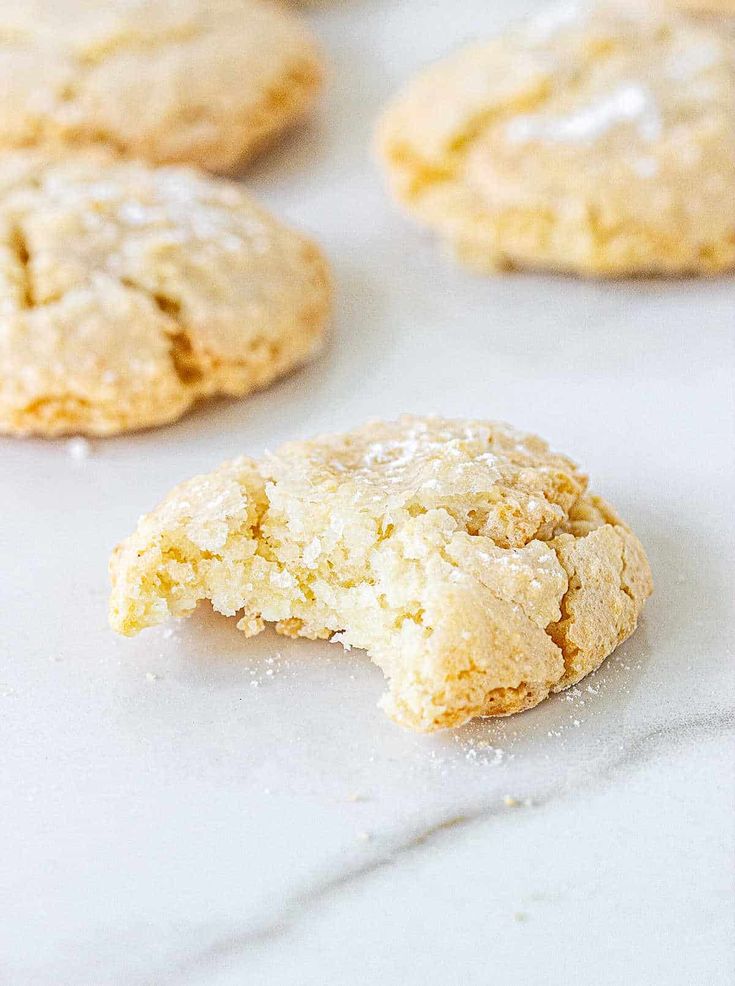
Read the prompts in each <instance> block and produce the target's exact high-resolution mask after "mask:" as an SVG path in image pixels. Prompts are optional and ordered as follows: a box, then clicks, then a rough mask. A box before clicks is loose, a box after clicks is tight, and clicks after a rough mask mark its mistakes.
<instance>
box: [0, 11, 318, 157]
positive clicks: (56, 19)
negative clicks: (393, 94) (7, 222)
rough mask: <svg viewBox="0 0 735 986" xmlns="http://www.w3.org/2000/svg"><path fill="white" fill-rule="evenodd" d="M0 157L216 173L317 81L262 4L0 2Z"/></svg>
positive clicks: (303, 43)
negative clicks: (0, 152) (48, 149)
mask: <svg viewBox="0 0 735 986" xmlns="http://www.w3.org/2000/svg"><path fill="white" fill-rule="evenodd" d="M0 37H2V40H3V44H2V46H1V47H0V146H5V147H8V146H10V147H13V146H15V147H17V146H28V145H36V144H41V145H43V146H48V145H54V144H58V143H63V144H72V145H75V146H78V145H87V144H105V145H107V146H109V147H112V148H114V149H116V150H118V151H121V152H123V153H126V154H129V155H131V156H135V157H144V158H147V159H149V160H152V161H155V162H163V163H169V162H181V163H193V164H199V165H201V166H203V167H206V168H209V169H212V170H217V171H226V170H229V169H231V168H233V167H234V166H235V165H236V164H238V163H239V162H240V161H241V160H243V159H245V158H246V157H247V156H248V155H249V154H250V153H251V152H252V151H254V150H255V149H256V148H257V147H258V146H259V145H260V143H261V142H262V141H263V140H264V139H266V138H267V137H269V136H270V135H271V134H272V133H273V132H275V131H276V130H278V129H279V128H280V127H282V126H284V125H285V124H287V123H288V122H290V121H291V119H293V118H294V117H295V116H297V115H298V114H300V113H301V112H302V111H303V109H304V107H305V106H306V105H307V104H308V103H309V101H310V100H311V98H312V96H313V94H314V92H315V90H316V89H317V88H318V86H319V83H320V79H321V67H320V60H319V57H318V55H317V53H316V50H315V47H314V44H313V42H312V40H311V38H310V36H309V35H308V33H307V31H306V29H305V27H304V26H303V25H302V24H301V22H300V21H299V20H298V19H297V18H296V17H295V16H294V15H292V14H290V13H289V12H288V11H287V10H285V9H280V7H279V5H278V4H276V3H273V2H270V0H175V2H160V0H111V2H104V3H98V2H96V0H64V2H63V3H61V2H58V0H22V2H17V0H0Z"/></svg>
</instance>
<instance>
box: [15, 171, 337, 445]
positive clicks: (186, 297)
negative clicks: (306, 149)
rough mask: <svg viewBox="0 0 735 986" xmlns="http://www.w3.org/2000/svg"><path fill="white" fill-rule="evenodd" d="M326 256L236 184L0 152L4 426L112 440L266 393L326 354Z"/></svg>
mask: <svg viewBox="0 0 735 986" xmlns="http://www.w3.org/2000/svg"><path fill="white" fill-rule="evenodd" d="M328 307H329V282H328V274H327V268H326V264H325V261H324V259H323V257H322V255H321V253H320V252H319V250H318V249H317V248H316V247H315V246H314V245H313V244H312V243H311V242H309V241H308V240H306V239H304V238H303V237H302V236H300V235H298V234H297V233H295V232H292V231H291V230H289V229H287V228H285V227H284V226H281V225H280V224H279V223H278V222H276V220H275V219H274V218H273V217H272V216H270V215H269V214H268V213H267V212H265V210H263V209H261V208H260V207H259V206H257V205H256V204H255V203H254V202H253V200H252V199H251V198H250V197H249V196H248V195H246V194H245V192H244V191H243V190H242V189H241V188H240V187H239V186H237V185H234V184H232V183H230V182H226V181H224V180H218V179H214V178H210V177H207V176H205V175H203V174H201V173H199V172H196V171H193V170H190V169H185V168H153V167H150V166H148V165H142V164H135V163H132V162H124V161H118V160H117V159H114V160H113V159H110V158H109V157H108V156H107V155H105V154H93V153H90V154H81V155H76V156H72V157H70V158H67V159H64V160H61V161H58V162H55V163H52V162H49V161H48V160H47V159H46V158H44V157H42V156H41V155H38V154H35V153H32V152H15V153H11V154H7V155H5V156H4V157H3V158H1V159H0V432H5V433H11V434H39V435H61V434H69V433H74V432H84V433H87V434H91V435H110V434H114V433H116V432H120V431H125V430H128V429H133V428H143V427H146V426H149V425H157V424H162V423H164V422H167V421H172V420H174V419H175V418H178V417H179V416H180V415H182V414H183V413H184V412H185V411H186V410H187V409H188V408H190V407H191V405H192V404H193V403H194V402H195V401H196V400H198V399H199V398H201V397H208V396H210V395H213V394H229V395H233V396H234V395H242V394H246V393H248V391H251V390H253V389H254V388H257V387H262V386H265V385H266V384H268V383H270V382H271V381H272V380H273V379H274V378H276V377H278V376H280V375H281V374H283V373H285V372H287V371H288V370H290V369H291V368H292V367H294V366H296V365H298V364H299V363H302V362H303V361H304V360H306V359H308V358H309V357H310V356H311V355H312V354H313V353H314V352H315V351H316V350H317V349H318V347H319V345H320V343H321V341H322V338H323V335H324V330H325V323H326V318H327V313H328Z"/></svg>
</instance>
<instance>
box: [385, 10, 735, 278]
mask: <svg viewBox="0 0 735 986" xmlns="http://www.w3.org/2000/svg"><path fill="white" fill-rule="evenodd" d="M378 139H379V150H380V154H381V157H382V160H383V163H384V165H385V168H386V171H387V174H388V178H389V181H390V185H391V187H392V189H393V192H394V194H395V196H396V198H397V199H398V200H399V201H400V202H401V203H402V204H403V205H404V206H406V207H407V209H408V210H409V211H410V212H411V213H412V214H413V215H415V216H416V217H417V218H418V219H420V220H421V221H423V222H424V223H426V224H428V225H429V226H431V227H433V228H434V229H436V230H437V231H438V232H439V233H440V234H441V236H442V237H444V238H445V239H446V240H447V241H448V242H449V243H450V244H451V246H452V248H453V250H454V251H455V253H456V254H457V255H458V256H459V258H460V259H462V260H463V261H465V262H467V263H469V264H470V265H473V266H475V267H477V268H480V269H484V270H492V269H497V268H505V267H526V268H540V269H549V270H559V271H572V272H577V273H580V274H584V275H603V276H615V275H629V274H681V273H711V272H716V271H723V270H727V269H730V268H732V267H733V266H735V58H734V55H733V39H732V35H731V34H729V33H728V32H727V31H725V30H724V28H721V27H718V26H717V25H716V24H709V23H706V24H705V23H695V22H694V21H692V20H691V19H688V18H685V17H683V16H681V15H679V14H677V13H675V12H668V11H665V10H663V9H661V8H659V7H657V6H656V4H655V3H653V2H651V3H640V4H637V3H631V4H627V5H626V4H618V5H613V4H604V3H603V4H601V5H595V4H594V3H590V4H582V3H580V4H569V5H566V6H563V7H552V8H550V9H549V10H546V11H544V13H542V14H541V15H540V16H538V17H536V18H535V19H533V20H530V21H527V22H525V23H524V24H522V25H521V26H518V27H517V28H515V29H513V30H511V31H510V32H509V33H508V34H506V35H505V36H504V37H501V38H498V39H496V40H494V41H490V42H487V43H485V44H479V45H475V46H473V47H470V48H467V49H464V50H463V51H460V52H459V53H458V54H456V55H454V56H453V57H451V58H449V59H447V60H446V61H444V62H441V63H439V64H438V65H434V66H432V67H430V68H429V69H428V70H426V71H425V72H424V74H423V75H421V76H420V77H419V78H418V79H417V80H416V81H415V82H414V83H413V84H412V85H410V86H409V88H408V89H407V91H406V92H405V93H403V95H401V96H400V97H398V99H397V100H396V101H395V102H394V103H393V105H392V106H391V107H390V108H389V109H388V111H387V112H386V114H385V116H384V117H383V119H382V122H381V124H380V126H379V134H378Z"/></svg>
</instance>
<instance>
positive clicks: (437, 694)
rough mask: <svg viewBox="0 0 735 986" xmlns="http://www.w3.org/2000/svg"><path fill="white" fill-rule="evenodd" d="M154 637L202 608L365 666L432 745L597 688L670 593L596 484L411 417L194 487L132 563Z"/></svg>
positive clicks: (116, 616)
mask: <svg viewBox="0 0 735 986" xmlns="http://www.w3.org/2000/svg"><path fill="white" fill-rule="evenodd" d="M110 571H111V576H112V585H113V589H112V597H111V606H110V619H111V623H112V626H113V627H114V628H115V630H117V631H119V632H120V633H123V634H128V635H131V634H135V633H137V632H138V631H139V630H142V629H143V628H144V627H149V626H153V625H154V624H157V623H161V622H163V621H164V620H165V619H166V618H167V617H168V616H170V615H173V616H177V617H182V616H188V615H189V614H190V613H191V612H192V611H193V609H194V607H195V606H196V605H197V603H198V602H199V601H200V600H202V599H208V600H210V601H211V603H212V605H213V606H214V608H215V609H216V610H218V611H219V612H221V613H225V614H227V615H230V616H234V615H236V614H237V615H239V623H238V626H239V627H240V629H241V630H243V631H244V633H245V634H247V635H252V634H257V633H259V632H260V631H261V630H262V629H263V627H264V623H265V622H269V623H275V624H276V629H277V630H278V632H279V633H283V634H287V635H289V636H302V637H310V638H328V637H331V638H332V639H333V640H336V641H340V642H341V643H343V644H344V645H346V646H352V647H360V648H365V649H366V650H367V651H368V653H369V654H370V656H371V657H372V658H373V660H374V661H375V662H376V664H378V665H379V666H380V667H381V668H382V669H383V671H384V672H385V674H386V676H387V677H388V679H389V685H390V690H389V693H388V695H387V696H386V697H385V698H384V699H383V703H382V704H383V706H384V708H385V709H386V711H387V712H388V714H389V715H391V716H392V717H393V718H394V719H395V720H396V721H397V722H399V723H400V724H402V725H404V726H408V727H411V728H413V729H418V730H434V729H442V728H445V727H449V726H458V725H460V724H461V723H463V722H466V721H467V720H468V719H471V718H472V717H473V716H490V715H507V714H509V713H512V712H519V711H521V710H522V709H528V708H530V707H531V706H534V705H536V704H537V703H538V702H540V701H541V700H542V699H544V698H546V696H547V695H548V694H549V693H550V692H552V691H559V690H561V689H563V688H567V687H568V686H570V685H572V684H574V683H575V682H577V681H579V680H580V678H583V677H584V676H585V675H587V674H589V673H590V672H591V671H594V670H595V668H597V667H598V666H599V665H600V663H601V662H602V661H603V660H604V659H605V658H606V657H607V655H608V654H610V653H611V651H613V650H614V649H615V647H617V645H618V644H619V643H621V641H623V640H625V639H626V637H628V636H629V635H630V634H631V633H632V632H633V630H634V629H635V627H636V624H637V622H638V617H639V615H640V613H641V610H642V608H643V604H644V601H645V599H646V597H647V596H648V595H649V594H650V592H651V589H652V584H651V574H650V571H649V567H648V562H647V560H646V556H645V554H644V551H643V548H642V547H641V545H640V542H639V541H638V539H637V538H636V537H635V535H634V534H633V533H632V532H631V531H630V530H629V529H628V528H627V527H626V526H625V524H624V523H623V522H622V521H621V520H620V519H619V518H618V517H617V515H616V514H615V512H614V511H613V510H612V508H611V507H609V506H608V505H607V504H606V503H605V502H604V501H603V500H601V499H600V498H599V497H596V496H593V495H591V494H590V493H588V492H587V479H586V477H585V476H584V475H583V474H582V473H581V472H580V471H579V470H578V469H577V467H576V466H575V465H574V464H573V463H572V462H570V460H569V459H567V458H565V457H564V456H561V455H557V454H555V453H553V452H551V451H549V448H548V446H547V445H546V443H545V442H543V441H542V440H541V439H539V438H536V437H535V436H533V435H525V434H520V433H519V432H516V431H514V430H513V429H511V428H509V427H508V426H506V425H500V424H492V423H489V422H482V421H450V420H441V419H434V418H426V419H424V418H411V417H405V418H402V419H401V420H400V421H398V422H395V423H390V424H382V423H373V424H368V425H365V426H364V427H362V428H359V429H357V430H356V431H353V432H348V433H346V434H344V435H334V436H327V437H322V438H317V439H315V440H313V441H306V442H296V443H293V444H289V445H286V446H284V447H283V448H281V449H280V450H279V451H278V452H276V453H275V455H272V456H269V457H267V458H266V459H264V460H263V461H261V462H256V461H254V460H253V459H247V458H241V459H237V460H235V461H234V462H230V463H226V464H225V465H223V466H221V467H220V468H219V469H217V470H215V471H214V472H213V473H210V474H209V475H206V476H198V477H196V478H195V479H192V480H190V481H189V482H186V483H183V484H182V485H181V486H178V487H176V489H174V491H173V492H172V493H171V494H170V495H169V497H168V498H167V499H166V500H164V502H163V503H162V504H161V505H160V506H159V507H158V508H157V509H156V510H154V512H153V513H151V514H149V515H148V516H146V517H143V518H142V519H141V521H140V523H139V525H138V529H137V531H136V532H135V533H134V534H133V535H132V536H131V537H129V538H128V539H127V540H126V541H124V542H123V543H122V544H121V545H120V546H119V547H118V548H117V549H116V550H115V552H114V554H113V557H112V560H111V563H110Z"/></svg>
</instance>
